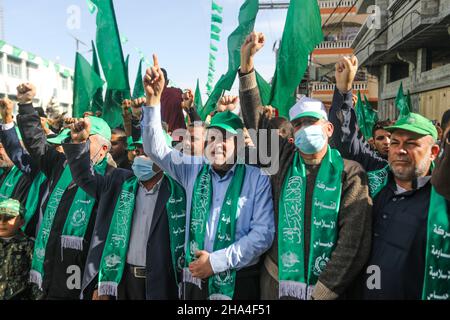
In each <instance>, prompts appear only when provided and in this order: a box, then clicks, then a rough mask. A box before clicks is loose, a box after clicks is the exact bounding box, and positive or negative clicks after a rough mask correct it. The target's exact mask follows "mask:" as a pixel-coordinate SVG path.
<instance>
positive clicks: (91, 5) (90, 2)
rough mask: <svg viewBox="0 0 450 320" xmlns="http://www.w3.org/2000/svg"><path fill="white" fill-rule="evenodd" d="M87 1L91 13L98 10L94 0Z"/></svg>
mask: <svg viewBox="0 0 450 320" xmlns="http://www.w3.org/2000/svg"><path fill="white" fill-rule="evenodd" d="M86 2H87V6H88V10H89V12H90V13H91V14H92V13H94V12H95V10H97V7H96V6H95V4H93V3H92V0H86Z"/></svg>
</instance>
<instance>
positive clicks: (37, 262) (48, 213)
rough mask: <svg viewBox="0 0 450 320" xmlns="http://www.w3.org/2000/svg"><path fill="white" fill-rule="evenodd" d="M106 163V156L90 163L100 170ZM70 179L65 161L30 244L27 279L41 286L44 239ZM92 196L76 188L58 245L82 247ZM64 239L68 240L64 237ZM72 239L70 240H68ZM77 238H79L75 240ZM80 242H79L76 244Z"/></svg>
mask: <svg viewBox="0 0 450 320" xmlns="http://www.w3.org/2000/svg"><path fill="white" fill-rule="evenodd" d="M106 167H107V160H106V158H105V159H103V161H101V162H100V163H99V164H97V165H96V166H94V169H95V170H96V171H97V172H98V173H100V174H104V173H105V171H106ZM72 183H73V178H72V174H71V172H70V167H69V165H66V167H65V168H64V170H63V172H62V174H61V177H60V178H59V180H58V182H57V183H56V186H55V188H54V189H53V191H52V193H51V194H50V197H49V200H48V203H47V207H46V208H45V211H44V216H43V219H42V224H41V226H40V229H39V232H38V235H37V237H36V242H35V245H34V252H33V260H32V262H31V271H30V282H32V283H35V284H37V285H38V287H39V288H40V289H42V279H43V278H44V261H45V255H46V250H47V243H48V239H49V237H50V233H51V231H52V227H53V221H54V218H55V216H56V213H57V212H58V208H59V205H60V202H61V199H62V197H63V195H64V193H65V192H66V190H67V188H68V187H69V186H70V185H71V184H72ZM94 204H95V200H94V199H93V198H92V197H90V196H89V195H87V194H86V193H85V192H84V191H83V190H82V189H81V188H78V190H77V192H76V194H75V197H74V199H73V201H72V204H71V206H70V209H69V213H68V215H67V218H66V222H65V225H64V229H63V231H62V237H61V246H62V248H70V247H73V249H76V250H83V245H82V242H83V239H84V236H85V233H86V230H87V226H88V224H89V220H90V216H91V213H92V209H93V207H94ZM64 239H68V240H64ZM72 239H74V240H72ZM78 239H81V240H78ZM80 242H81V245H80Z"/></svg>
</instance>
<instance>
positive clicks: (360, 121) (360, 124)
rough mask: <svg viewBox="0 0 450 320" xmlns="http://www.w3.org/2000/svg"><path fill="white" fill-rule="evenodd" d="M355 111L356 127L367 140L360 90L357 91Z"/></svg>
mask: <svg viewBox="0 0 450 320" xmlns="http://www.w3.org/2000/svg"><path fill="white" fill-rule="evenodd" d="M355 112H356V121H357V122H358V127H359V130H360V131H361V133H362V134H363V136H364V138H365V139H366V140H367V139H369V137H368V132H367V131H368V130H367V127H366V119H365V116H364V103H363V101H362V98H361V92H360V91H358V102H357V103H356V106H355Z"/></svg>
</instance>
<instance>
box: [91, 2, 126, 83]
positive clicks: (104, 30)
mask: <svg viewBox="0 0 450 320" xmlns="http://www.w3.org/2000/svg"><path fill="white" fill-rule="evenodd" d="M92 3H93V4H94V5H96V6H97V9H98V12H97V35H96V43H97V49H98V55H99V57H100V62H101V64H102V68H103V72H104V74H105V77H106V80H107V82H108V88H109V89H114V90H125V89H128V88H129V84H128V83H127V78H126V70H125V63H124V56H123V52H122V45H121V43H120V36H119V29H118V27H117V21H116V15H115V12H114V5H113V2H112V0H92Z"/></svg>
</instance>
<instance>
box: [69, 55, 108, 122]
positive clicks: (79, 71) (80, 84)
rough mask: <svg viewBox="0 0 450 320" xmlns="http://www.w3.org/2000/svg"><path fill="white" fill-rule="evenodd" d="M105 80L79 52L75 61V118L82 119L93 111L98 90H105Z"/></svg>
mask: <svg viewBox="0 0 450 320" xmlns="http://www.w3.org/2000/svg"><path fill="white" fill-rule="evenodd" d="M103 83H104V82H103V80H102V79H101V78H100V77H99V76H98V75H97V73H96V72H95V70H94V69H93V68H92V67H91V65H90V64H89V62H88V61H87V60H86V59H85V58H84V57H83V56H82V55H81V54H79V53H78V52H77V53H76V59H75V81H74V90H73V91H74V94H73V117H74V118H82V117H83V116H84V113H85V112H88V111H92V108H91V103H92V100H93V98H94V95H95V94H96V93H97V92H98V90H100V89H102V88H103Z"/></svg>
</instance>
